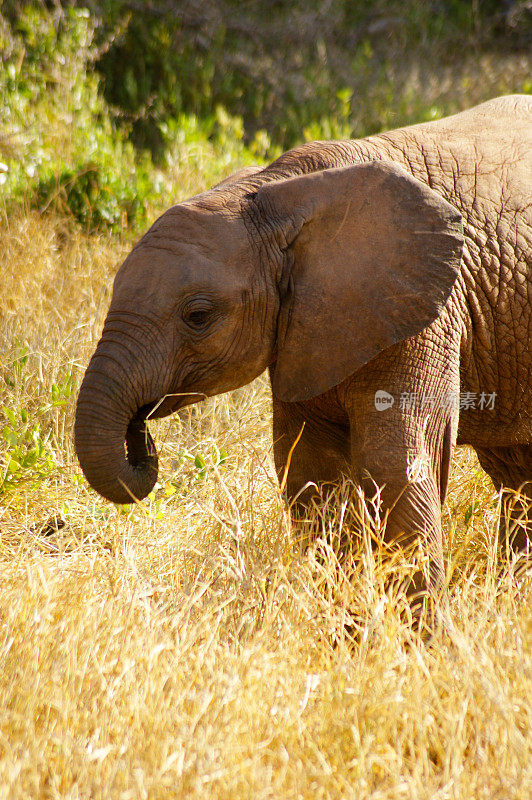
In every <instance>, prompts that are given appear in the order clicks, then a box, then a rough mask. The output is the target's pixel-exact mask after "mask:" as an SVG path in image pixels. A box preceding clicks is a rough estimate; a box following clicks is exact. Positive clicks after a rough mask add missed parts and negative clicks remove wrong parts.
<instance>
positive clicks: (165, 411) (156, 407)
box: [132, 392, 205, 421]
mask: <svg viewBox="0 0 532 800" xmlns="http://www.w3.org/2000/svg"><path fill="white" fill-rule="evenodd" d="M204 398H205V395H204V394H202V393H201V392H191V393H190V394H187V393H185V392H179V393H176V394H167V395H165V396H164V397H162V398H161V399H160V400H152V401H151V402H150V403H146V405H144V406H142V408H139V410H138V411H137V413H136V414H135V417H133V419H135V418H137V417H138V418H141V419H143V420H150V419H162V418H163V417H168V416H170V414H174V413H175V412H176V411H179V410H180V409H181V408H184V407H185V406H190V405H192V403H197V402H198V401H199V400H203V399H204ZM132 421H133V420H132Z"/></svg>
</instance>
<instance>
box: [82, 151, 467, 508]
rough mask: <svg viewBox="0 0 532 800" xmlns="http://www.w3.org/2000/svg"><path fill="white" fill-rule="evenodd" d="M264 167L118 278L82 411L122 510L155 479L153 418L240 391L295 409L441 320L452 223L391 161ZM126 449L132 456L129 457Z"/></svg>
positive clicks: (452, 248) (200, 207)
mask: <svg viewBox="0 0 532 800" xmlns="http://www.w3.org/2000/svg"><path fill="white" fill-rule="evenodd" d="M276 177H278V175H277V174H276V173H275V170H268V169H266V170H264V171H263V172H262V173H261V174H260V175H258V176H255V178H253V179H249V178H244V179H243V180H241V181H236V182H233V183H231V184H228V185H227V186H221V187H219V188H217V189H215V190H212V191H210V192H207V193H205V194H203V195H200V196H198V197H197V198H193V199H192V200H190V201H187V202H186V203H182V204H180V205H177V206H175V207H174V208H172V209H170V210H169V211H167V212H166V213H165V214H164V215H163V216H162V217H161V218H160V219H159V220H158V221H157V222H156V223H155V224H154V225H153V227H152V228H151V229H150V230H149V231H148V233H147V234H146V235H145V236H144V237H143V238H142V239H141V241H140V242H139V243H138V244H137V245H136V247H135V248H134V249H133V251H132V252H131V253H130V255H129V256H128V257H127V259H126V261H125V262H124V264H123V265H122V266H121V268H120V269H119V271H118V273H117V275H116V278H115V282H114V287H113V297H112V302H111V306H110V309H109V313H108V315H107V319H106V321H105V325H104V329H103V333H102V338H101V340H100V342H99V344H98V347H97V349H96V352H95V353H94V355H93V357H92V359H91V362H90V364H89V366H88V368H87V372H86V374H85V378H84V380H83V384H82V387H81V391H80V395H79V399H78V406H77V412H76V425H75V440H76V450H77V453H78V456H79V459H80V462H81V466H82V468H83V471H84V473H85V475H86V477H87V479H88V480H89V482H90V483H91V484H92V486H93V487H94V488H95V489H97V490H98V491H99V492H100V493H101V494H102V495H104V496H105V497H107V498H108V499H110V500H113V501H115V502H121V503H126V502H131V501H132V500H133V499H141V498H143V497H145V496H146V495H147V494H148V493H149V492H150V491H151V489H152V487H153V485H154V483H155V481H156V478H157V455H156V452H155V448H154V445H153V442H152V440H151V437H150V435H149V433H148V431H147V428H146V422H145V421H146V418H147V416H148V415H149V416H150V417H162V416H165V415H167V414H170V413H172V412H173V411H175V410H177V409H179V408H181V407H183V406H184V405H187V404H189V403H191V402H194V401H195V400H198V399H201V398H203V397H206V396H210V395H214V394H218V393H220V392H225V391H228V390H230V389H234V388H237V387H239V386H242V385H244V384H245V383H248V382H249V381H251V380H252V379H253V378H255V377H256V376H257V375H259V374H260V373H261V372H262V371H263V370H264V369H265V368H266V367H267V366H268V365H270V364H272V362H274V361H275V362H276V365H275V378H274V385H273V390H274V393H275V394H276V395H277V396H278V397H279V398H281V399H283V400H287V401H297V400H303V399H306V398H309V397H312V396H314V395H317V394H320V393H322V392H324V391H326V390H327V389H329V388H331V387H332V386H334V385H336V384H338V383H339V382H341V381H342V380H343V379H344V378H345V377H347V376H348V375H350V374H352V373H353V372H355V371H356V370H357V369H359V368H360V367H361V366H362V365H363V364H365V363H366V362H367V361H369V360H370V359H371V358H373V357H374V356H375V355H376V354H377V353H379V352H380V351H381V350H383V349H384V348H386V347H389V346H390V345H392V344H394V343H395V342H398V341H400V340H402V339H405V338H407V337H409V336H412V335H413V334H415V333H418V332H419V331H421V330H422V329H423V328H424V327H426V326H427V325H428V324H430V323H431V322H432V321H433V320H434V319H435V318H436V317H437V316H438V315H439V314H440V312H441V310H442V309H443V306H444V304H445V302H446V300H447V298H448V296H449V294H450V292H451V289H452V286H453V284H454V281H455V279H456V276H457V273H458V269H459V264H460V253H461V244H462V235H461V220H460V216H459V214H458V212H457V211H456V210H455V209H454V208H453V207H452V206H450V205H449V204H448V203H447V202H445V201H444V200H443V199H442V198H441V197H440V196H439V195H437V194H436V193H435V192H433V191H432V190H431V189H429V188H428V187H426V186H425V185H424V184H422V183H420V182H418V181H416V180H414V179H413V178H412V177H411V176H409V175H408V174H407V173H406V172H404V171H403V170H402V169H399V168H398V167H395V166H393V165H391V164H387V163H382V162H371V163H367V164H360V165H356V166H350V167H344V168H341V169H327V170H324V171H322V172H315V173H311V174H308V175H301V176H299V177H295V178H288V179H283V180H272V178H276ZM124 445H125V449H124Z"/></svg>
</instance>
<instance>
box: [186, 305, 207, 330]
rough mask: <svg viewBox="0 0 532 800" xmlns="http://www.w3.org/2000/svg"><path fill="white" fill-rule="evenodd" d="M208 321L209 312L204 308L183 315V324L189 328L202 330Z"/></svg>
mask: <svg viewBox="0 0 532 800" xmlns="http://www.w3.org/2000/svg"><path fill="white" fill-rule="evenodd" d="M209 319H210V311H209V310H208V309H206V308H195V309H191V310H190V311H189V312H188V313H187V314H186V315H185V322H186V323H187V325H190V327H191V328H204V327H205V326H206V325H207V323H208V322H209Z"/></svg>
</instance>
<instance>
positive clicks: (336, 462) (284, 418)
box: [273, 399, 350, 520]
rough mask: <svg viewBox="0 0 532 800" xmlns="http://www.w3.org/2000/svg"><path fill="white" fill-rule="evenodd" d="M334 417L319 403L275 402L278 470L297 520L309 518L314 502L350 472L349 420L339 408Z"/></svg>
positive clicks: (293, 514)
mask: <svg viewBox="0 0 532 800" xmlns="http://www.w3.org/2000/svg"><path fill="white" fill-rule="evenodd" d="M335 416H336V418H334V417H335ZM330 417H331V415H327V414H325V413H324V409H323V408H320V407H319V404H316V403H312V402H309V403H283V402H281V401H280V400H275V399H274V401H273V452H274V460H275V467H276V470H277V475H278V477H279V481H280V482H283V481H284V491H285V494H286V498H287V501H288V503H289V504H290V513H291V516H292V519H294V520H299V519H301V518H302V517H305V516H306V515H307V512H308V509H309V505H310V504H311V502H312V499H313V498H316V497H317V496H319V495H320V493H322V492H323V490H324V489H325V488H326V487H327V486H328V485H332V484H335V483H337V482H338V481H339V480H340V479H341V477H342V475H345V474H347V473H348V472H349V469H350V465H349V461H350V436H349V420H348V418H347V416H346V415H345V412H342V411H341V409H339V408H338V409H337V411H336V415H333V419H331V418H330ZM285 473H286V474H285Z"/></svg>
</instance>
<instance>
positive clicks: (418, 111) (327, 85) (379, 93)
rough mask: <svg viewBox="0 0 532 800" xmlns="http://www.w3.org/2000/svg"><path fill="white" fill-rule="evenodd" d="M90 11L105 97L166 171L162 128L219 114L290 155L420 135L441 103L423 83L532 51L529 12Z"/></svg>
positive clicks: (513, 6)
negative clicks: (312, 146) (417, 130)
mask: <svg viewBox="0 0 532 800" xmlns="http://www.w3.org/2000/svg"><path fill="white" fill-rule="evenodd" d="M86 2H87V6H88V7H89V8H90V9H91V12H92V13H93V14H94V18H95V19H98V21H99V22H98V29H97V31H96V35H97V36H98V37H99V41H100V42H101V44H102V52H101V55H100V57H99V58H98V59H97V62H96V66H97V69H98V70H99V71H100V73H101V75H102V76H103V78H104V83H103V87H104V92H105V97H106V99H107V101H108V102H109V103H110V104H111V106H112V107H114V108H116V109H119V113H120V115H124V116H125V118H126V119H128V120H129V121H130V122H131V126H132V127H131V131H132V136H133V141H134V142H135V143H136V145H137V146H139V147H142V148H148V149H150V151H151V152H152V153H153V154H155V155H156V156H157V157H161V155H162V153H163V152H164V148H165V140H164V136H163V135H162V133H161V123H164V122H166V121H167V120H168V119H171V118H176V117H177V116H178V115H179V114H194V115H196V116H197V117H198V118H200V119H205V118H207V117H209V116H210V115H211V114H212V109H213V108H214V107H216V106H217V105H219V106H223V107H224V108H226V109H227V111H228V113H229V114H230V115H231V116H238V117H241V118H242V119H243V123H244V129H245V136H246V140H247V141H250V140H251V139H253V137H254V136H255V135H256V134H257V131H260V130H264V129H265V130H267V131H268V134H269V136H270V138H271V140H272V141H273V142H274V143H275V144H276V145H278V146H279V147H281V148H283V149H286V148H287V147H291V146H293V145H294V144H296V143H298V142H300V141H301V139H302V137H303V135H304V136H305V137H306V138H308V135H309V134H310V133H311V132H312V136H314V135H315V133H316V132H317V133H319V132H320V131H323V133H324V134H327V131H328V130H329V129H330V130H331V131H332V132H333V135H336V133H335V131H340V132H342V133H343V135H353V134H355V135H357V136H364V135H367V134H369V133H374V132H376V131H378V130H380V129H382V128H383V127H386V126H388V125H390V124H391V125H393V124H394V123H396V124H402V123H403V122H415V121H420V120H421V119H424V118H426V117H427V115H428V114H427V108H430V107H431V106H433V105H434V103H433V102H432V101H431V100H429V102H427V97H426V95H425V93H424V91H423V90H421V91H419V89H420V87H419V86H418V85H417V84H416V82H415V81H412V79H411V74H412V72H417V71H418V70H419V69H420V70H421V71H422V73H424V74H423V79H422V80H423V83H429V82H433V81H438V80H439V76H440V73H441V71H442V67H456V66H459V65H462V64H466V62H467V61H468V59H469V60H470V59H471V57H472V56H473V60H474V62H475V64H474V67H475V69H476V71H477V72H478V69H479V65H478V56H479V54H480V53H481V52H482V51H484V50H490V49H491V50H493V49H499V50H501V51H502V50H504V51H505V52H509V51H513V52H517V51H520V52H523V53H529V52H530V45H531V44H532V24H531V23H532V12H531V9H530V3H529V2H527V0H506V2H504V3H501V2H500V0H485V1H484V2H482V3H471V2H470V0H427V2H423V3H420V2H419V0H372V2H370V3H368V2H365V0H364V2H362V0H359V1H358V2H356V1H354V0H332V2H331V0H301V2H298V3H293V2H291V0H276V2H274V3H264V1H263V0H247V2H245V3H242V2H241V0H215V2H213V0H163V1H162V2H161V1H160V0H157V2H156V1H155V0H140V1H139V0H86ZM457 80H458V81H459V80H460V78H459V77H457ZM413 84H414V86H413ZM507 87H508V88H507ZM456 89H457V87H453V91H454V92H455V93H456ZM501 90H502V91H521V90H522V87H521V86H520V85H519V79H518V81H517V83H514V84H513V85H512V84H511V81H510V83H508V81H507V82H506V83H505V82H504V81H499V79H498V77H494V79H492V80H491V81H489V80H487V79H486V80H485V86H484V95H482V94H481V96H480V97H478V96H477V97H475V98H474V102H478V101H479V100H480V99H487V97H489V96H490V95H491V96H493V94H495V93H497V92H500V91H501ZM346 93H347V95H349V101H348V103H347V104H346V102H345V99H344V98H345V96H346ZM412 94H418V95H419V97H415V98H413V97H412ZM446 101H447V102H448V100H447V98H446ZM438 105H440V104H438ZM453 110H455V108H454V107H453V105H452V104H451V105H449V107H446V108H444V109H443V110H442V112H441V113H446V112H447V111H453ZM346 111H347V114H346ZM122 118H123V116H122ZM346 121H348V122H349V125H348V127H347V133H346V124H345V123H346ZM304 132H305V133H304Z"/></svg>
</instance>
